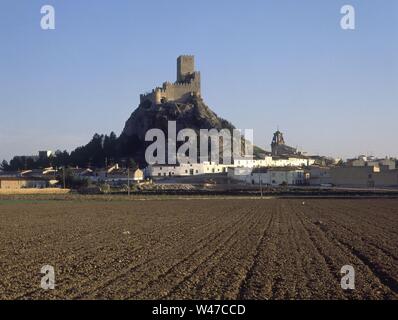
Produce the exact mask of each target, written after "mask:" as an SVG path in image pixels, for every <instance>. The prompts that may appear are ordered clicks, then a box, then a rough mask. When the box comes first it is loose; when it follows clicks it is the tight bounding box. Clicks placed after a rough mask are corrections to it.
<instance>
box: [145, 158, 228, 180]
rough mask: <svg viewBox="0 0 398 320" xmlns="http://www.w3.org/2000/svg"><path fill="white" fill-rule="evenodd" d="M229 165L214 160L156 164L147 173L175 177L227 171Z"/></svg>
mask: <svg viewBox="0 0 398 320" xmlns="http://www.w3.org/2000/svg"><path fill="white" fill-rule="evenodd" d="M228 167H229V166H228V165H223V164H215V163H212V162H207V161H205V162H202V163H192V164H190V163H184V164H176V165H160V164H155V165H151V166H149V167H148V170H147V173H148V175H149V176H150V177H174V176H193V175H200V174H211V173H226V172H227V168H228Z"/></svg>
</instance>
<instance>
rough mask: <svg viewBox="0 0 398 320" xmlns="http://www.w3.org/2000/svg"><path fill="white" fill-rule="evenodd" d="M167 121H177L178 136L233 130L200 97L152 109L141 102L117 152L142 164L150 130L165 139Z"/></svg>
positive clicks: (127, 124) (153, 106)
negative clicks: (182, 132)
mask: <svg viewBox="0 0 398 320" xmlns="http://www.w3.org/2000/svg"><path fill="white" fill-rule="evenodd" d="M168 121H176V126H177V132H178V131H179V130H181V129H184V128H190V129H193V130H195V131H196V132H197V133H199V130H200V129H213V128H214V129H217V130H221V129H228V130H230V131H232V130H233V129H235V127H234V126H233V125H232V124H231V123H230V122H228V121H227V120H224V119H222V118H220V117H219V116H218V115H217V114H216V113H214V112H213V111H212V110H211V109H210V108H209V107H208V106H207V105H206V104H205V103H204V102H203V100H202V99H201V98H200V97H195V96H193V97H191V99H190V100H189V101H188V102H187V103H175V102H166V103H163V104H160V105H154V104H152V103H151V102H150V101H144V102H143V103H141V104H140V105H139V106H138V108H137V109H136V110H135V111H134V112H133V113H132V114H131V116H130V118H129V119H128V120H127V122H126V124H125V127H124V129H123V132H122V134H121V135H120V137H119V143H120V149H121V150H125V151H127V150H128V154H126V156H133V158H134V159H135V161H136V162H138V163H140V164H144V162H145V159H144V156H145V149H146V146H147V145H149V144H150V142H145V134H146V132H147V131H148V130H149V129H152V128H158V129H161V130H162V131H163V132H164V133H165V135H166V138H167V129H168ZM254 152H255V155H257V156H260V154H261V153H263V150H261V149H259V148H257V147H255V148H254Z"/></svg>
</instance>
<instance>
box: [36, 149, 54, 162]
mask: <svg viewBox="0 0 398 320" xmlns="http://www.w3.org/2000/svg"><path fill="white" fill-rule="evenodd" d="M52 155H53V152H52V151H51V150H45V151H39V159H41V160H45V159H48V158H50V157H51V156H52Z"/></svg>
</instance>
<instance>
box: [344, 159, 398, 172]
mask: <svg viewBox="0 0 398 320" xmlns="http://www.w3.org/2000/svg"><path fill="white" fill-rule="evenodd" d="M396 162H397V160H396V159H393V158H384V159H377V158H375V157H367V156H359V157H358V158H356V159H349V160H347V164H348V165H349V166H352V167H374V166H376V167H381V166H387V167H388V169H390V170H393V169H395V168H396Z"/></svg>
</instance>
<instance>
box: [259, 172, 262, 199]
mask: <svg viewBox="0 0 398 320" xmlns="http://www.w3.org/2000/svg"><path fill="white" fill-rule="evenodd" d="M258 179H259V180H260V195H261V199H262V198H263V185H262V180H261V174H259V178H258Z"/></svg>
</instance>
